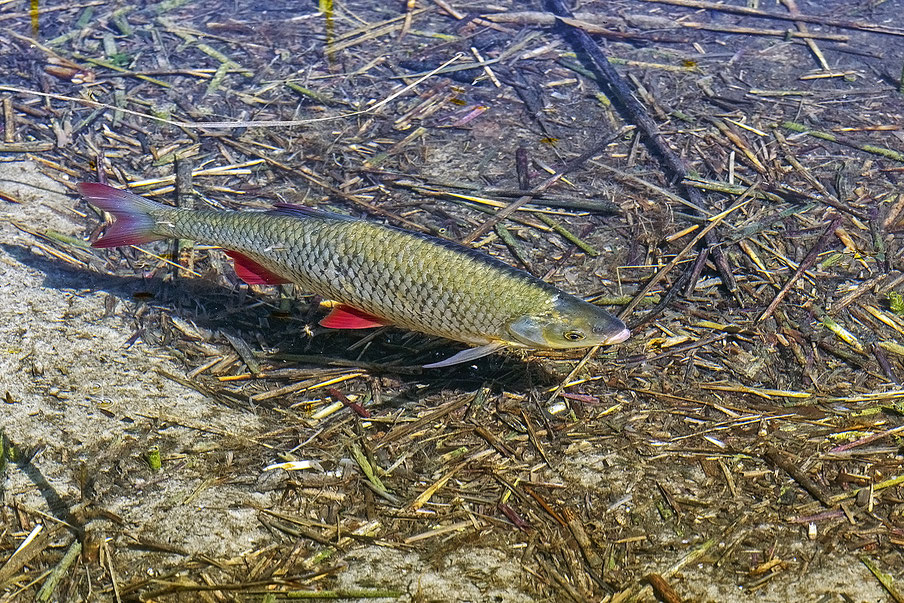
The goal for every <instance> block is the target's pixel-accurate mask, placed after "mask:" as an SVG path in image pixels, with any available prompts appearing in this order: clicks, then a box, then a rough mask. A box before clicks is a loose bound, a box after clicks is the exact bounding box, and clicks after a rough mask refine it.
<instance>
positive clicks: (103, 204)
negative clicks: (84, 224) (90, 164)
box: [78, 182, 166, 247]
mask: <svg viewBox="0 0 904 603" xmlns="http://www.w3.org/2000/svg"><path fill="white" fill-rule="evenodd" d="M78 190H79V192H80V193H81V194H82V197H84V198H85V201H87V202H88V203H90V204H91V205H93V206H94V207H96V208H98V209H102V210H104V211H105V212H108V213H111V214H113V217H114V218H115V219H116V221H115V222H114V223H113V224H112V225H110V226H108V227H107V230H106V232H104V235H103V236H102V237H101V238H99V239H97V240H96V241H94V242H93V243H91V246H92V247H119V246H120V245H139V244H141V243H149V242H150V241H157V240H159V239H163V238H166V237H165V235H159V234H157V233H155V232H154V227H155V226H156V225H157V221H156V220H155V219H154V217H153V216H151V212H152V211H154V210H160V209H164V208H166V206H165V205H162V204H160V203H157V202H156V201H151V200H150V199H145V198H144V197H139V196H138V195H136V194H134V193H130V192H129V191H124V190H120V189H118V188H113V187H112V186H107V185H106V184H101V183H99V182H82V183H81V184H79V185H78Z"/></svg>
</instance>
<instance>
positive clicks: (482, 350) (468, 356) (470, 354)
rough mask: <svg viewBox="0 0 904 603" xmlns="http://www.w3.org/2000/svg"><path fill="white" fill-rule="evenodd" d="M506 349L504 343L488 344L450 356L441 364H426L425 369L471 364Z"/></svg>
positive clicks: (440, 362) (441, 361)
mask: <svg viewBox="0 0 904 603" xmlns="http://www.w3.org/2000/svg"><path fill="white" fill-rule="evenodd" d="M503 347H505V344H504V343H499V342H494V343H488V344H486V345H482V346H480V347H476V348H469V349H467V350H462V351H461V352H459V353H457V354H455V355H454V356H450V357H449V358H446V359H445V360H440V361H439V362H431V363H430V364H425V365H424V367H423V368H442V367H444V366H452V365H454V364H461V363H463V362H470V361H472V360H477V359H478V358H483V357H484V356H488V355H490V354H492V353H493V352H495V351H496V350H498V349H500V348H503Z"/></svg>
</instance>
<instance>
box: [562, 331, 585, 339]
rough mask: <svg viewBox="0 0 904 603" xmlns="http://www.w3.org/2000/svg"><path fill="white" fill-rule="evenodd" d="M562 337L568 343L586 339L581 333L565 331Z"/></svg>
mask: <svg viewBox="0 0 904 603" xmlns="http://www.w3.org/2000/svg"><path fill="white" fill-rule="evenodd" d="M562 336H563V337H564V338H565V339H567V340H568V341H580V340H582V339H584V334H583V333H581V332H580V331H565V333H563V335H562Z"/></svg>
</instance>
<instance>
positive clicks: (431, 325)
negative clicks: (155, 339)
mask: <svg viewBox="0 0 904 603" xmlns="http://www.w3.org/2000/svg"><path fill="white" fill-rule="evenodd" d="M78 188H79V191H80V192H81V195H82V197H83V198H84V199H85V200H86V201H87V202H88V203H89V204H91V205H93V206H94V207H96V208H98V209H100V210H103V211H104V212H107V213H109V214H112V216H113V219H114V221H113V223H112V224H110V225H108V226H107V227H106V229H105V231H104V232H103V234H102V236H101V237H100V238H98V239H97V240H95V241H94V242H93V243H92V246H93V247H99V248H106V247H119V246H123V245H140V244H143V243H149V242H151V241H157V240H160V239H173V238H178V239H191V240H194V241H198V242H200V243H203V244H207V245H213V246H218V247H221V248H223V250H224V251H225V252H226V254H227V255H228V256H229V257H231V258H232V260H233V261H234V266H235V271H236V274H237V275H238V277H239V278H240V279H242V280H243V281H245V282H246V283H249V284H253V285H275V284H282V283H295V284H296V285H298V286H299V287H300V288H301V289H302V290H304V291H307V292H310V293H315V294H318V295H320V296H322V297H323V298H325V299H328V300H333V301H334V302H336V303H335V304H334V307H333V308H332V310H331V311H330V313H329V314H328V315H327V316H326V317H325V318H323V319H322V320H321V321H320V325H322V326H324V327H327V328H336V329H366V328H373V327H379V326H384V325H395V326H398V327H402V328H404V329H408V330H411V331H418V332H420V333H426V334H428V335H434V336H438V337H444V338H446V339H451V340H454V341H458V342H461V343H465V344H467V345H469V346H471V347H469V348H468V349H465V350H463V351H461V352H459V353H457V354H454V355H453V356H451V357H450V358H447V359H445V360H442V361H439V362H434V363H430V364H425V365H423V366H424V368H441V367H446V366H452V365H454V364H459V363H463V362H471V361H473V360H476V359H477V358H481V357H483V356H486V355H488V354H492V353H493V352H496V351H499V350H502V349H504V348H523V349H546V350H549V349H574V348H584V347H591V346H597V345H611V344H615V343H620V342H622V341H624V340H626V339H627V338H628V337H629V336H630V335H631V333H630V331H629V330H628V328H627V327H626V326H625V324H624V323H623V322H622V321H621V320H619V319H618V318H616V317H615V316H613V315H612V314H610V313H609V312H607V311H606V310H604V309H603V308H600V307H599V306H595V305H593V304H591V303H589V302H586V301H584V300H583V299H580V298H579V297H577V296H575V295H572V294H570V293H566V292H565V291H563V290H561V289H559V288H557V287H555V286H553V285H551V284H549V283H547V282H545V281H543V280H541V279H538V278H536V277H535V276H533V275H531V274H529V273H527V272H525V271H523V270H519V269H517V268H515V267H513V266H510V265H508V264H506V263H505V262H503V261H501V260H499V259H497V258H494V257H492V256H490V255H487V254H485V253H483V252H480V251H478V250H475V249H472V248H469V247H465V246H463V245H460V244H458V243H455V242H453V241H448V240H445V239H440V238H436V237H432V236H429V235H426V234H422V233H417V232H412V231H408V230H404V229H401V228H396V227H394V226H388V225H385V224H381V223H377V222H373V221H369V220H365V219H360V218H356V217H353V216H348V215H344V214H337V213H332V212H328V211H324V210H321V209H316V208H312V207H308V206H305V205H295V204H290V203H276V204H274V206H273V208H272V209H270V210H265V211H232V210H214V209H187V208H177V207H172V206H169V205H165V204H163V203H158V202H157V201H153V200H151V199H147V198H145V197H141V196H139V195H136V194H134V193H132V192H129V191H126V190H122V189H118V188H114V187H112V186H108V185H106V184H101V183H81V184H79V185H78Z"/></svg>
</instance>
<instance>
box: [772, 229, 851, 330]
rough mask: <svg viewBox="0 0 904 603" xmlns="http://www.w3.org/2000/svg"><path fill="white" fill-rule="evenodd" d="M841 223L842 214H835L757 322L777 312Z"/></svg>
mask: <svg viewBox="0 0 904 603" xmlns="http://www.w3.org/2000/svg"><path fill="white" fill-rule="evenodd" d="M839 224H841V216H835V219H833V220H832V221H831V222H830V223H829V226H828V228H826V230H825V232H824V233H822V236H821V237H819V240H818V241H816V245H814V246H813V248H812V249H811V250H810V251H809V252H808V253H807V255H806V256H805V257H804V259H803V261H802V262H801V263H800V264H798V266H797V270H795V271H794V274H792V275H791V278H789V279H788V282H787V283H785V286H784V287H782V288H781V290H780V291H779V292H778V293H776V295H775V297H774V298H773V299H772V302H771V303H770V304H769V307H767V308H766V309H765V310H763V313H762V314H760V316H759V318H757V319H756V321H757V322H763V321H764V320H766V319H767V318H769V317H770V316H772V313H773V312H775V309H776V308H777V307H778V305H779V304H780V303H781V302H782V300H783V299H785V296H786V295H788V291H790V290H791V287H793V286H794V283H796V282H797V280H798V279H799V278H800V277H801V276H802V275H803V273H804V272H806V271H807V270H809V269H810V268H812V267H813V264H815V263H816V259H817V258H818V257H819V254H820V253H822V250H823V249H824V248H825V246H826V245H827V244H828V242H829V239H830V238H831V237H832V235H833V234H834V233H835V229H836V228H838V225H839Z"/></svg>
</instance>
